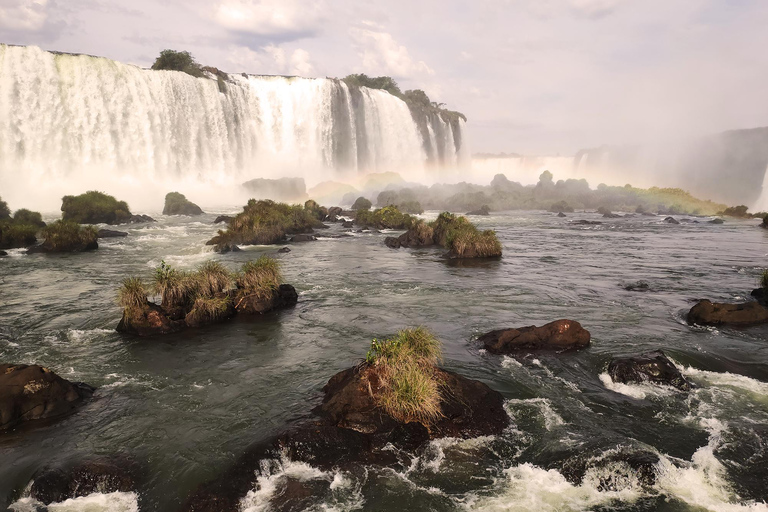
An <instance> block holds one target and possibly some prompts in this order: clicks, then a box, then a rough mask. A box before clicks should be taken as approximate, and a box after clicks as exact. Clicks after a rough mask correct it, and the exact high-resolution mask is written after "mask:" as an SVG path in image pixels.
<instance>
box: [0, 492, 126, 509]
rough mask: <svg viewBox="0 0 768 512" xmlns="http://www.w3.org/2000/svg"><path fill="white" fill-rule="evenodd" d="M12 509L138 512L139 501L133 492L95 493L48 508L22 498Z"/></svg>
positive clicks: (54, 504)
mask: <svg viewBox="0 0 768 512" xmlns="http://www.w3.org/2000/svg"><path fill="white" fill-rule="evenodd" d="M10 509H11V510H13V511H15V512H35V511H37V510H49V511H50V512H138V510H139V500H138V496H137V495H136V493H133V492H113V493H108V494H101V493H94V494H89V495H88V496H82V497H80V498H72V499H68V500H66V501H62V502H61V503H51V504H50V505H48V506H47V507H45V506H44V504H43V503H40V502H39V501H37V500H35V499H32V498H22V499H20V500H19V501H17V502H15V503H12V504H11V505H10Z"/></svg>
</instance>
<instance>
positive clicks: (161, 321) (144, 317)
mask: <svg viewBox="0 0 768 512" xmlns="http://www.w3.org/2000/svg"><path fill="white" fill-rule="evenodd" d="M184 327H186V324H185V323H184V320H172V319H171V318H170V317H169V316H168V315H167V314H166V312H165V311H164V310H163V308H161V307H160V306H158V305H157V304H153V303H152V302H149V301H147V303H146V304H145V305H144V306H143V307H142V308H136V309H135V310H133V311H130V312H129V311H127V310H126V311H123V317H122V318H121V319H120V323H119V324H117V329H116V330H117V332H121V333H125V334H134V335H137V336H154V335H157V334H170V333H174V332H179V331H181V330H182V329H184Z"/></svg>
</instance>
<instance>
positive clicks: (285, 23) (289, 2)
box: [214, 0, 325, 40]
mask: <svg viewBox="0 0 768 512" xmlns="http://www.w3.org/2000/svg"><path fill="white" fill-rule="evenodd" d="M324 12H325V8H324V1H322V0H313V1H304V2H302V1H299V0H222V1H221V2H219V4H218V5H217V6H216V9H215V14H214V19H215V20H216V22H217V23H218V24H219V25H220V26H222V27H224V28H226V29H228V30H231V31H233V32H239V33H243V34H250V35H255V36H265V37H275V38H280V39H283V40H290V39H299V38H302V37H307V36H310V35H315V34H317V33H318V32H319V31H320V27H321V26H322V23H323V21H324V14H323V13H324Z"/></svg>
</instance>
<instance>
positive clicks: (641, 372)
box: [608, 350, 691, 391]
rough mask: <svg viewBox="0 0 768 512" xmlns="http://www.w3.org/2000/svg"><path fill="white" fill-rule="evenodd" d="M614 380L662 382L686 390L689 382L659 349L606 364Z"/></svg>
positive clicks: (620, 358) (688, 388) (624, 381)
mask: <svg viewBox="0 0 768 512" xmlns="http://www.w3.org/2000/svg"><path fill="white" fill-rule="evenodd" d="M608 375H610V376H611V379H613V381H614V382H621V383H623V384H627V383H643V382H650V383H652V384H663V385H666V386H673V387H675V388H677V389H680V390H683V391H688V390H690V389H691V384H690V383H689V382H688V380H686V378H685V377H683V374H681V373H680V370H678V369H677V367H676V366H675V365H674V364H672V361H670V360H669V359H668V358H667V356H666V355H665V354H664V352H662V351H661V350H656V351H654V352H649V353H647V354H642V355H639V356H632V357H618V358H615V359H613V360H612V361H611V362H610V364H608Z"/></svg>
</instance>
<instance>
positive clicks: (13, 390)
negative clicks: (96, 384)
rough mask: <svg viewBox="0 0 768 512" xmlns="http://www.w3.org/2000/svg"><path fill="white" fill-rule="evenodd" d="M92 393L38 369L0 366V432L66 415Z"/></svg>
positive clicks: (78, 384)
mask: <svg viewBox="0 0 768 512" xmlns="http://www.w3.org/2000/svg"><path fill="white" fill-rule="evenodd" d="M93 392H94V388H92V387H91V386H89V385H87V384H83V383H81V382H69V381H68V380H65V379H62V378H61V377H59V376H58V375H56V374H55V373H53V372H52V371H51V370H49V369H48V368H45V367H42V366H38V365H30V366H28V365H26V364H15V365H14V364H0V431H2V430H7V429H9V428H13V427H14V426H16V425H18V424H19V423H22V422H25V421H32V420H40V419H45V418H52V417H55V416H61V415H63V414H67V413H69V412H71V411H72V410H73V409H74V408H75V407H77V406H78V405H80V404H81V403H82V402H83V400H84V399H86V398H89V397H90V396H91V395H93Z"/></svg>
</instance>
